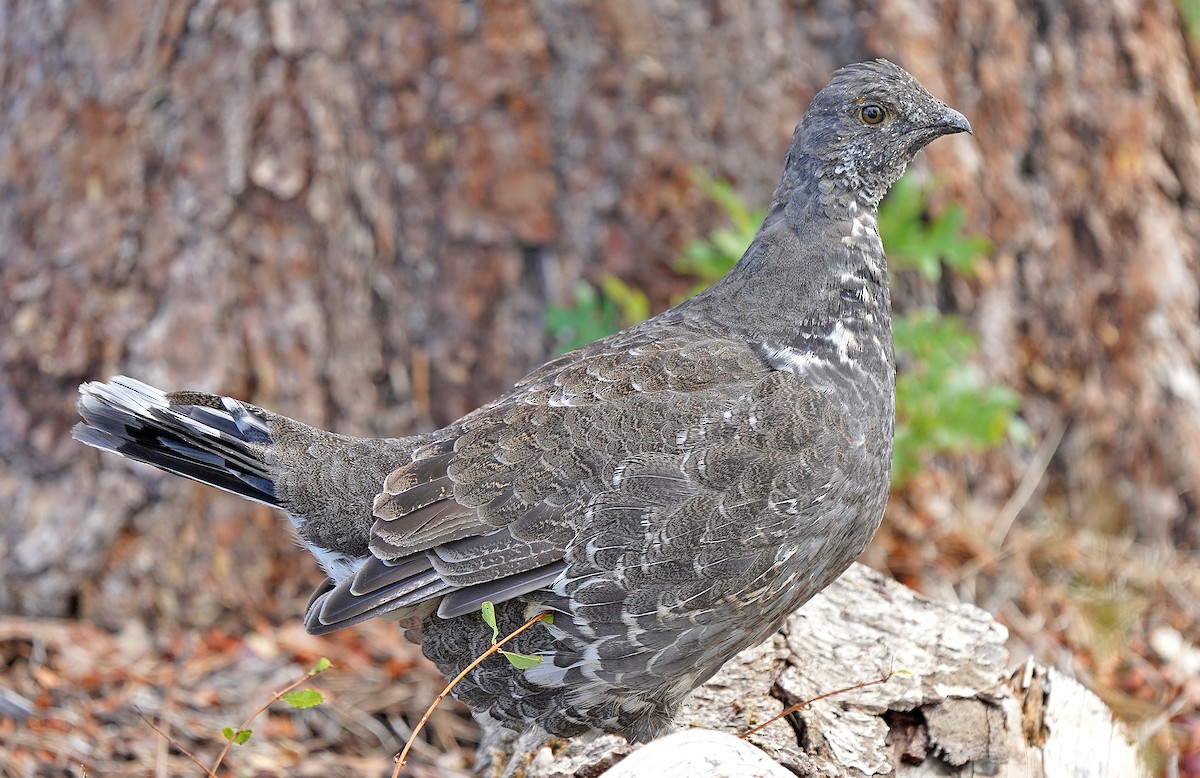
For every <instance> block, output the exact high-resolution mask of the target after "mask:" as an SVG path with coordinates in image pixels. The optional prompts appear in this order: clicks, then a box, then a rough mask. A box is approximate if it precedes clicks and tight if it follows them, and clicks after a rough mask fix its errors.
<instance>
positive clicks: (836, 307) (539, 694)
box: [75, 61, 970, 739]
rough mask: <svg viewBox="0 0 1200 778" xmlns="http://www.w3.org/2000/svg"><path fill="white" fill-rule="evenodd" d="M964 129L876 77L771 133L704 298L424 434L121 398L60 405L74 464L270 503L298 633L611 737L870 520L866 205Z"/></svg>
mask: <svg viewBox="0 0 1200 778" xmlns="http://www.w3.org/2000/svg"><path fill="white" fill-rule="evenodd" d="M969 129H970V127H969V125H968V124H967V122H966V120H965V119H964V118H963V117H962V116H961V115H960V114H958V113H956V112H955V111H952V110H950V109H949V108H947V107H946V106H945V105H943V104H942V103H940V102H939V101H937V100H935V99H934V98H933V97H932V96H930V94H929V93H928V92H927V91H926V90H925V89H924V88H923V87H921V85H920V84H918V83H917V82H916V81H915V80H914V79H913V78H912V77H911V76H909V75H908V74H907V73H905V72H904V71H903V70H901V69H900V68H898V67H896V66H895V65H892V64H891V63H888V62H884V61H877V62H868V63H863V64H858V65H852V66H849V67H846V68H844V69H842V70H840V71H838V72H837V73H836V74H835V75H834V77H833V80H832V81H831V83H830V84H829V86H827V87H826V88H825V89H823V90H822V91H821V92H820V93H819V94H818V95H817V96H816V97H815V98H814V99H813V102H812V105H811V107H810V108H809V109H808V111H807V113H806V114H805V116H804V118H803V120H802V121H801V122H800V124H799V125H798V126H797V128H796V132H795V135H794V136H793V138H792V143H791V147H790V149H789V150H788V154H787V161H786V164H785V169H784V174H783V180H782V182H781V183H780V185H779V188H778V189H777V190H776V192H775V195H774V197H773V198H772V201H771V204H770V207H769V209H768V211H767V216H766V219H765V221H764V222H763V225H762V227H761V228H760V230H759V232H758V234H757V236H756V237H755V239H754V242H753V244H752V245H751V246H750V248H749V249H748V250H747V252H746V254H745V256H744V257H743V258H742V260H741V261H740V262H739V263H738V265H737V267H736V268H734V270H733V271H731V272H730V273H729V275H728V276H726V277H725V278H723V279H721V280H720V281H718V282H717V283H716V284H714V285H713V286H712V287H711V288H710V289H708V290H707V291H705V292H703V293H701V294H699V295H697V296H695V297H693V298H692V299H690V300H688V301H686V302H684V303H682V304H680V305H678V306H676V307H675V308H672V309H671V310H669V311H666V312H665V313H662V314H660V315H658V316H656V317H654V318H653V319H650V320H649V321H646V322H644V323H642V324H639V325H637V326H635V327H632V328H630V329H628V330H625V331H624V332H620V333H618V334H616V335H613V336H611V337H608V338H604V339H603V340H600V341H597V342H596V343H593V344H591V345H589V346H585V347H584V348H581V349H579V350H577V351H573V352H571V353H569V354H566V355H564V356H561V357H559V358H557V359H555V360H553V361H551V362H549V363H547V364H545V365H543V366H542V367H540V368H538V369H537V370H535V371H533V372H532V373H530V374H529V375H528V376H527V377H526V378H524V379H523V380H522V381H521V382H520V383H519V384H517V385H516V387H515V388H514V389H513V390H512V391H511V392H510V393H508V394H506V395H505V396H503V397H501V398H499V399H498V400H496V401H495V402H493V403H491V404H490V405H488V406H486V407H484V408H480V409H479V410H477V411H475V412H473V413H471V414H468V415H467V416H465V417H463V418H462V419H460V420H459V421H457V422H455V423H453V424H451V425H449V426H448V427H446V428H444V429H441V430H438V431H436V432H433V433H430V434H427V435H421V436H418V437H413V438H400V439H392V440H361V439H355V438H348V437H343V436H340V435H334V434H333V433H329V432H323V431H320V430H316V429H313V428H311V427H308V426H306V425H303V424H300V423H299V422H296V421H292V420H290V419H287V418H284V417H282V416H278V415H275V414H273V413H270V412H268V411H264V410H262V409H260V408H256V407H254V406H251V405H247V404H245V403H241V402H238V401H236V400H232V399H229V398H223V397H216V396H213V395H208V394H202V393H192V392H188V393H176V394H164V393H162V392H159V391H158V390H156V389H153V388H151V387H148V386H146V385H144V384H141V383H139V382H136V381H133V380H132V379H127V378H117V379H114V380H113V381H112V382H110V383H108V384H98V383H92V384H87V385H85V386H84V387H82V390H81V391H82V396H81V399H80V412H81V414H82V415H83V417H84V419H85V422H84V423H83V424H81V425H79V427H77V428H76V432H75V434H76V436H77V437H78V438H79V439H80V440H82V441H84V442H85V443H89V444H91V445H94V446H98V447H100V448H105V449H108V450H112V451H116V452H118V453H121V454H124V455H126V456H129V457H132V458H134V459H139V460H142V461H146V462H149V463H151V464H154V465H156V466H158V467H161V468H164V469H166V470H169V471H171V472H175V473H179V474H181V475H184V476H187V477H190V478H195V479H197V480H200V481H204V482H207V483H211V484H214V485H216V486H219V487H221V488H224V489H227V490H229V491H232V492H235V493H237V494H240V495H242V496H244V497H248V498H250V499H254V500H258V501H260V502H264V503H267V504H269V505H274V506H277V507H280V508H281V509H283V510H284V511H286V512H287V514H288V515H289V516H290V517H291V519H292V521H293V522H294V524H295V525H296V527H297V530H298V533H299V535H300V537H301V538H302V539H303V541H304V542H305V543H306V544H307V545H308V546H309V548H310V549H312V550H313V552H314V553H315V554H316V555H317V557H318V558H319V560H320V561H321V563H322V565H323V566H324V568H325V570H326V572H327V573H328V575H329V580H328V581H327V582H326V584H325V585H324V586H323V587H321V588H320V589H318V591H317V592H316V593H315V594H314V595H313V599H312V601H311V602H310V604H309V608H308V613H307V617H306V625H307V627H308V629H309V630H310V631H312V632H314V633H324V632H329V631H332V630H335V629H340V628H341V627H344V626H346V625H348V624H353V623H355V622H357V621H360V620H362V619H366V618H371V617H374V616H378V615H382V614H389V615H390V616H391V617H394V618H400V619H403V620H404V621H403V623H404V625H405V626H406V628H408V630H409V634H410V635H411V636H413V637H414V638H416V639H419V640H421V641H422V645H423V649H424V652H425V654H426V655H427V656H429V657H430V658H431V659H432V660H433V661H435V662H436V663H437V664H438V666H439V667H440V668H441V669H442V670H443V672H445V673H446V674H447V675H452V674H454V673H456V672H458V671H459V670H460V669H461V668H462V667H464V666H465V665H466V664H467V663H468V662H470V661H471V660H472V659H473V658H475V657H476V656H477V655H478V654H480V653H482V652H483V651H484V650H485V649H486V648H487V647H488V646H489V645H490V641H491V632H490V630H488V629H487V628H486V627H485V626H484V625H483V622H482V621H481V620H480V618H479V616H478V615H476V612H477V611H478V610H479V607H480V604H481V603H482V601H483V600H485V599H488V600H492V601H493V602H496V603H497V604H498V605H497V614H498V617H499V621H500V628H501V630H502V631H505V630H510V629H512V628H514V627H516V626H518V625H519V624H520V623H522V622H524V621H525V620H526V619H527V618H529V617H530V616H532V615H534V614H536V613H537V612H539V611H542V610H549V611H552V612H554V613H555V614H556V618H555V621H554V624H553V626H551V627H546V628H542V627H538V628H535V629H533V630H530V631H529V632H526V633H525V634H523V635H522V636H521V637H520V638H518V640H517V641H516V645H515V647H514V650H516V651H520V652H524V653H531V654H538V655H541V656H542V657H543V658H544V661H543V662H542V664H541V665H539V666H537V667H534V668H532V669H529V670H524V671H521V670H517V669H514V668H513V667H512V666H510V665H509V664H508V663H507V662H505V661H504V660H503V659H490V660H488V661H486V662H484V663H483V664H482V665H481V666H480V667H479V668H478V669H477V670H475V671H473V672H472V673H471V674H470V675H469V676H468V677H467V678H466V680H465V681H463V682H462V683H460V684H459V686H458V687H457V689H456V691H455V693H456V695H457V696H458V697H460V698H461V699H463V700H465V701H466V702H467V703H468V704H470V705H471V706H472V707H473V708H475V709H476V710H479V711H487V712H488V713H490V714H491V715H492V716H493V717H495V718H497V719H499V720H501V721H503V722H507V723H508V724H510V725H513V726H520V725H523V724H528V723H537V724H539V725H541V726H542V727H544V728H545V729H546V730H548V731H549V732H551V733H555V734H559V735H571V734H575V733H578V732H581V731H583V730H586V729H588V728H596V729H602V730H609V731H616V732H621V733H624V734H626V735H628V736H629V737H631V738H637V739H647V738H651V737H654V736H655V735H657V734H658V733H660V732H662V731H663V730H664V729H666V728H667V727H668V726H669V722H670V718H671V715H672V712H673V711H674V709H675V708H676V707H677V705H678V703H679V702H680V701H681V700H682V698H683V697H684V696H685V695H687V694H688V692H690V691H691V690H692V689H693V688H695V687H696V686H697V685H699V684H700V683H702V682H704V681H705V680H706V679H707V678H709V677H710V676H711V675H712V674H713V673H714V672H716V670H717V669H718V668H719V667H720V666H721V664H722V663H723V662H724V661H725V660H726V659H728V658H729V657H730V656H732V655H733V654H734V653H736V652H737V651H739V650H741V649H743V648H745V647H747V646H749V645H752V644H754V643H755V642H757V641H760V640H762V639H764V638H765V637H767V636H768V635H769V634H770V633H771V632H772V631H774V630H775V629H776V628H777V627H778V625H779V623H780V622H781V621H782V619H783V618H784V617H785V616H786V615H787V614H788V613H789V612H791V611H792V610H794V609H795V608H797V607H799V606H800V605H802V604H803V603H804V602H805V601H806V600H808V599H809V598H810V597H812V595H813V594H815V593H816V592H818V591H819V590H820V589H822V588H823V587H825V586H826V585H828V584H829V583H830V582H832V581H833V580H834V578H836V577H837V576H838V575H839V574H841V573H842V571H844V570H845V569H846V567H847V566H848V565H849V564H850V563H851V561H852V560H853V559H854V558H855V556H857V555H858V554H859V552H860V551H861V550H862V549H863V547H864V546H865V545H866V544H867V542H868V541H869V540H870V538H871V536H872V535H873V534H874V532H875V530H876V528H877V527H878V525H879V521H880V517H881V515H882V512H883V507H884V502H885V500H886V497H887V490H888V468H889V463H890V458H891V449H892V429H893V405H894V401H893V394H894V383H895V382H894V360H893V356H892V333H891V320H890V318H891V310H890V303H889V300H888V286H887V267H886V265H885V263H884V257H883V247H882V245H881V243H880V240H879V234H878V232H877V230H876V224H875V214H876V207H877V206H878V204H879V201H880V199H881V198H882V197H883V195H884V194H885V193H886V191H887V189H888V187H889V186H891V184H892V183H893V182H894V181H895V180H896V179H897V178H898V177H899V176H900V174H901V173H902V172H903V171H904V168H905V166H906V165H907V164H908V162H909V161H910V160H911V159H912V157H913V155H914V154H916V153H917V151H919V150H920V149H921V148H922V147H923V146H925V145H926V144H927V143H929V142H930V141H932V140H934V139H935V138H937V137H939V136H941V135H946V134H949V133H955V132H963V131H969Z"/></svg>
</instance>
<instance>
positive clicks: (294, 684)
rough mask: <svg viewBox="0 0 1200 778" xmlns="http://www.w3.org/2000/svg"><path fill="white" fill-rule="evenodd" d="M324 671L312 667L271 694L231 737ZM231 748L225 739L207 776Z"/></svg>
mask: <svg viewBox="0 0 1200 778" xmlns="http://www.w3.org/2000/svg"><path fill="white" fill-rule="evenodd" d="M324 664H325V665H326V666H328V662H325V663H324ZM325 669H326V668H325V667H323V668H320V669H317V668H316V667H314V668H313V669H311V670H309V671H308V672H307V673H305V674H304V676H303V677H302V678H299V679H297V680H295V681H293V682H292V683H290V684H288V685H287V686H286V687H284V688H283V689H281V690H280V691H277V692H275V693H274V694H272V695H271V697H270V698H269V699H268V700H267V701H266V702H264V703H263V704H262V705H259V706H258V710H256V711H254V712H253V713H251V714H250V715H249V716H247V717H246V720H245V721H243V722H242V723H241V724H239V725H238V728H237V729H235V730H234V731H233V736H234V737H236V736H237V734H238V733H239V732H243V731H245V729H246V727H248V726H250V722H252V721H254V719H255V718H257V717H258V715H259V714H260V713H262V712H263V711H265V710H266V709H267V708H269V707H271V706H272V705H274V704H275V703H276V702H279V700H280V699H281V698H282V697H283V695H285V694H287V693H288V692H290V691H291V690H292V689H295V688H296V687H297V686H299V685H300V684H302V683H304V682H305V681H307V680H309V679H310V678H312V677H313V676H314V675H319V674H320V673H323V672H325ZM232 746H233V737H227V738H225V747H224V748H222V749H221V753H220V754H218V755H217V761H216V762H214V763H213V766H212V769H211V770H209V771H208V774H209V775H212V776H213V777H214V778H216V772H217V769H218V768H220V766H221V762H223V761H224V760H225V755H226V754H228V753H229V749H230V747H232Z"/></svg>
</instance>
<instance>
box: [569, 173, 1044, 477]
mask: <svg viewBox="0 0 1200 778" xmlns="http://www.w3.org/2000/svg"><path fill="white" fill-rule="evenodd" d="M696 182H697V184H698V185H699V187H700V188H701V189H702V190H703V191H704V193H705V194H706V195H707V196H708V197H709V198H710V199H711V200H713V201H714V202H715V203H717V204H718V205H720V206H721V208H722V210H724V211H725V212H726V214H728V216H729V218H730V221H731V224H730V225H729V226H724V227H718V228H716V229H714V230H712V231H711V232H710V233H709V234H708V235H706V236H705V237H703V238H699V239H697V240H694V241H691V242H690V243H688V244H687V245H686V246H685V247H684V249H683V252H682V253H681V255H680V256H679V258H678V259H676V260H675V262H674V263H673V264H672V268H673V269H674V270H675V271H676V272H678V273H680V274H681V275H684V276H689V277H692V278H695V279H696V285H695V286H694V287H693V289H692V290H691V293H692V294H694V293H695V292H697V291H699V290H701V289H703V288H704V287H706V286H708V285H709V284H711V283H712V282H713V281H715V280H717V279H718V278H720V277H721V276H723V275H725V273H727V272H729V270H730V268H732V267H733V266H734V264H736V263H737V261H738V259H740V258H741V256H742V254H743V253H745V251H746V249H747V247H749V245H750V242H751V241H752V240H753V239H754V234H755V232H756V230H757V229H758V225H759V223H760V222H761V221H762V218H763V212H762V211H761V210H752V209H750V208H747V207H746V205H745V204H744V203H743V202H742V201H741V199H740V198H738V196H737V194H736V193H734V191H733V189H732V188H731V187H730V186H729V185H728V184H727V183H724V182H721V181H717V180H714V179H713V178H711V177H709V176H708V175H707V174H704V173H697V174H696ZM929 195H930V190H929V189H928V188H925V187H922V186H921V185H920V184H919V183H917V182H916V181H914V180H913V179H911V178H907V177H906V178H902V179H900V180H899V181H897V182H896V184H895V185H894V186H893V187H892V190H891V192H890V193H889V195H888V197H887V198H886V199H885V200H884V202H883V203H882V205H881V206H880V208H879V232H880V235H881V236H882V237H883V242H884V244H885V245H886V246H887V250H888V261H889V265H890V267H891V270H892V272H894V273H904V272H915V273H917V274H919V275H920V276H921V277H922V278H924V279H925V280H926V281H929V282H936V281H938V280H939V279H940V278H941V275H942V272H943V268H946V267H948V268H950V269H952V270H954V271H955V272H957V273H960V274H963V275H971V274H973V273H974V272H975V269H976V268H977V266H978V262H979V259H980V257H982V256H984V255H986V254H987V253H988V252H990V251H991V249H992V245H991V243H990V242H989V241H988V240H987V239H986V238H984V237H982V236H978V235H970V234H966V233H964V231H963V222H964V214H963V211H962V208H960V207H959V206H956V205H951V206H949V207H947V208H945V209H943V210H942V211H940V212H939V213H936V214H929V213H928V211H929ZM648 314H649V306H648V305H647V303H646V296H645V295H644V294H642V293H641V292H639V291H638V290H636V289H631V288H630V287H629V286H627V285H626V284H625V283H624V282H622V281H621V280H620V279H618V278H616V277H615V276H612V275H607V276H605V277H604V279H602V281H601V288H600V289H599V290H597V289H596V288H595V287H593V286H591V285H590V284H586V283H585V284H581V285H580V287H578V288H577V289H576V293H575V303H574V305H570V306H549V307H548V308H547V310H546V325H547V328H548V330H549V332H550V333H551V335H553V336H554V337H555V339H556V341H557V342H558V344H559V345H560V347H561V348H562V350H564V351H565V350H569V349H571V348H576V347H578V346H581V345H583V344H585V343H590V342H591V341H593V340H595V339H597V338H600V337H603V336H605V335H609V334H611V333H613V332H616V331H617V330H618V329H620V328H621V327H623V326H628V325H630V324H634V323H636V322H638V321H641V320H642V319H644V318H646V316H647V315H648ZM893 330H894V336H895V343H896V358H897V362H898V364H899V373H898V375H897V378H896V446H895V452H894V454H893V467H892V483H893V485H896V486H899V485H902V484H903V483H905V482H906V481H907V480H908V479H910V478H911V477H912V476H913V475H914V474H916V473H917V472H918V471H919V469H920V467H921V465H922V463H923V462H924V461H925V460H926V459H927V458H928V457H929V456H932V455H934V454H937V453H957V452H965V451H983V450H987V449H990V448H994V447H996V446H998V445H1000V444H1001V443H1002V442H1003V441H1004V439H1005V436H1006V435H1008V434H1009V433H1010V432H1011V431H1013V430H1014V429H1015V427H1014V422H1015V416H1014V413H1015V411H1016V409H1017V408H1018V407H1019V405H1020V396H1019V395H1018V394H1017V393H1016V392H1014V391H1013V390H1012V389H1009V388H1008V387H1005V386H1001V385H997V384H992V383H990V382H988V380H987V379H986V377H985V376H984V375H983V373H982V371H981V370H980V369H979V368H978V366H976V365H974V364H972V362H971V360H972V359H974V357H975V354H976V352H977V350H978V341H977V340H976V338H975V336H974V335H973V334H972V333H971V332H970V331H969V330H968V329H967V328H966V326H965V325H964V324H963V323H962V321H961V320H960V319H958V318H957V317H954V316H948V315H944V314H942V313H940V312H938V311H937V310H935V309H920V310H916V311H912V312H909V313H905V314H902V315H898V316H896V317H895V318H894V320H893Z"/></svg>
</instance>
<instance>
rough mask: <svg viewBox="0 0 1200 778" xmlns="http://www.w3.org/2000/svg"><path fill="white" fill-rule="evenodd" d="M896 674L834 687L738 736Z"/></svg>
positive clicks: (791, 706)
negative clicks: (828, 698)
mask: <svg viewBox="0 0 1200 778" xmlns="http://www.w3.org/2000/svg"><path fill="white" fill-rule="evenodd" d="M895 674H896V671H895V670H888V671H887V673H886V674H885V675H884V676H883V677H882V678H875V679H874V680H871V681H862V682H861V683H856V684H854V685H853V686H846V687H843V688H841V689H834V690H833V691H831V692H825V693H824V694H819V695H817V696H816V697H813V698H812V699H808V700H805V701H804V702H798V703H796V704H795V705H789V706H788V707H786V708H784V709H783V712H782V713H778V714H776V715H774V716H772V717H771V718H769V719H767V720H766V721H764V722H763V723H761V724H759V725H758V726H757V727H754V728H753V729H748V730H746V731H745V732H743V733H742V734H740V735H738V737H740V738H741V739H742V740H745V739H746V738H748V737H750V736H751V735H753V734H754V733H755V732H757V731H759V730H760V729H762V728H763V727H766V726H768V725H771V724H774V723H775V722H776V721H779V720H780V719H781V718H783V717H785V716H790V715H792V714H793V713H795V712H796V711H798V710H800V709H801V708H806V707H808V706H809V705H812V704H813V703H814V702H816V701H818V700H823V699H825V698H826V697H836V696H837V695H839V694H845V693H846V692H853V691H857V690H858V689H865V688H867V687H868V686H878V685H879V684H881V683H887V682H888V681H890V680H892V676H893V675H895Z"/></svg>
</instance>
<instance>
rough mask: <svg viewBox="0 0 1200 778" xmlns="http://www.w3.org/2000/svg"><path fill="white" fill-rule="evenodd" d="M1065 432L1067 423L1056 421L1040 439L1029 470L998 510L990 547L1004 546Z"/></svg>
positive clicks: (990, 537)
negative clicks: (1040, 441) (1009, 532)
mask: <svg viewBox="0 0 1200 778" xmlns="http://www.w3.org/2000/svg"><path fill="white" fill-rule="evenodd" d="M1066 432H1067V422H1066V421H1064V420H1063V419H1058V420H1057V421H1056V422H1055V423H1054V426H1053V427H1051V428H1050V430H1049V432H1047V433H1046V437H1044V438H1042V444H1041V445H1040V446H1038V449H1037V451H1036V452H1035V453H1034V455H1033V461H1032V462H1030V463H1029V468H1028V469H1026V471H1025V475H1024V476H1023V477H1022V478H1021V483H1019V484H1017V489H1016V491H1014V492H1013V493H1012V496H1011V497H1009V498H1008V502H1006V503H1005V504H1004V507H1003V508H1002V509H1001V510H1000V513H999V515H997V516H996V520H995V521H994V522H992V530H991V532H989V533H988V540H989V541H991V543H992V546H994V547H995V548H1000V547H1001V546H1003V545H1004V540H1005V538H1007V537H1008V531H1009V530H1010V529H1012V525H1013V522H1014V521H1016V520H1017V516H1018V515H1019V514H1020V513H1021V510H1022V509H1023V508H1024V507H1025V505H1026V504H1027V503H1028V502H1029V499H1030V498H1031V497H1033V492H1034V490H1035V489H1037V486H1038V484H1040V483H1041V482H1042V476H1044V475H1045V474H1046V468H1047V467H1049V466H1050V460H1052V459H1054V455H1055V454H1056V453H1057V452H1058V447H1059V445H1060V444H1061V443H1062V439H1063V435H1064V434H1066Z"/></svg>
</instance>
